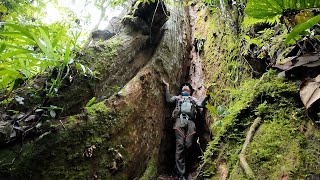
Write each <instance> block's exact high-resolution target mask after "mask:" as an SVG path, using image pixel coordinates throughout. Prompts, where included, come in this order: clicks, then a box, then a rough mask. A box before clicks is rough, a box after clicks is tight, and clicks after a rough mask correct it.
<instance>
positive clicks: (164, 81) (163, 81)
mask: <svg viewBox="0 0 320 180" xmlns="http://www.w3.org/2000/svg"><path fill="white" fill-rule="evenodd" d="M162 83H163V84H164V85H166V86H169V83H167V81H166V80H164V79H163V78H162Z"/></svg>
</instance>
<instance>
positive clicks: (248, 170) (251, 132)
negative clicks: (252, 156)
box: [239, 117, 261, 179]
mask: <svg viewBox="0 0 320 180" xmlns="http://www.w3.org/2000/svg"><path fill="white" fill-rule="evenodd" d="M260 122H261V118H260V117H257V118H256V119H255V120H254V122H253V124H252V125H251V126H250V129H249V131H248V133H247V136H246V140H245V142H244V144H243V147H242V150H241V152H240V154H239V158H240V166H241V167H242V169H243V170H244V172H245V173H246V175H247V177H249V178H253V179H254V177H255V175H254V173H253V171H252V169H251V168H250V166H249V164H248V162H247V160H246V155H245V151H246V149H247V147H248V145H249V143H250V140H251V139H252V137H253V135H254V133H255V130H256V129H257V127H258V126H259V123H260Z"/></svg>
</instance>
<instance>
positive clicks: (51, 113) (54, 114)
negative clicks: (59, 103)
mask: <svg viewBox="0 0 320 180" xmlns="http://www.w3.org/2000/svg"><path fill="white" fill-rule="evenodd" d="M56 115H57V114H56V112H55V111H54V110H50V116H51V117H53V118H54V117H56Z"/></svg>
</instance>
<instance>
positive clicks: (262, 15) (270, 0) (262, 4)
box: [245, 0, 320, 19]
mask: <svg viewBox="0 0 320 180" xmlns="http://www.w3.org/2000/svg"><path fill="white" fill-rule="evenodd" d="M319 7H320V4H319V0H248V3H247V6H246V8H245V13H246V14H247V15H248V16H250V17H253V18H256V19H267V18H272V17H274V16H276V15H279V14H282V13H283V12H284V11H286V10H302V9H308V8H319Z"/></svg>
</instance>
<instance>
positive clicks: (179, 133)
mask: <svg viewBox="0 0 320 180" xmlns="http://www.w3.org/2000/svg"><path fill="white" fill-rule="evenodd" d="M179 122H180V119H179V118H177V119H176V123H175V126H174V128H173V129H174V130H175V135H176V155H175V160H176V169H177V174H178V175H179V176H182V175H185V172H186V151H187V149H188V148H189V147H191V145H192V141H193V136H194V134H195V133H196V126H195V124H194V122H193V121H191V120H189V121H188V125H187V126H185V127H180V126H179V125H180V123H179Z"/></svg>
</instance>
